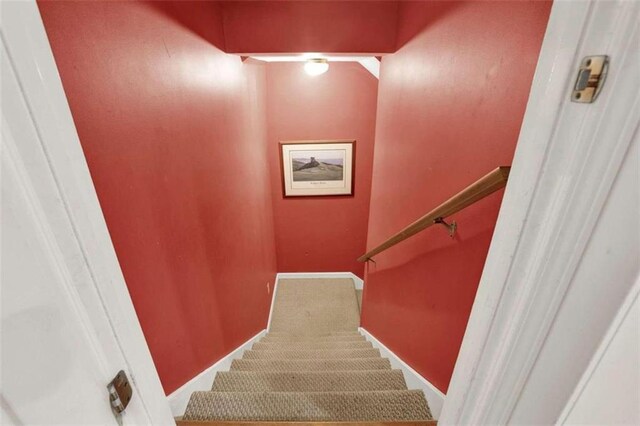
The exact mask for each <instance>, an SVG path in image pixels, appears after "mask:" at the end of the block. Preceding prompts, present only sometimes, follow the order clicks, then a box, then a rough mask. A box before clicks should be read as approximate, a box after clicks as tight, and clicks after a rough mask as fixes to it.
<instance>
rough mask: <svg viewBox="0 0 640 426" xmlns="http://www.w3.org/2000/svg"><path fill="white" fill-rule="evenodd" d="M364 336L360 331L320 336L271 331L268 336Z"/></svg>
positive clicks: (329, 333)
mask: <svg viewBox="0 0 640 426" xmlns="http://www.w3.org/2000/svg"><path fill="white" fill-rule="evenodd" d="M356 335H357V336H362V334H360V332H359V331H358V330H347V331H329V332H325V333H318V334H310V333H301V332H290V331H269V332H268V333H267V336H315V337H326V336H356Z"/></svg>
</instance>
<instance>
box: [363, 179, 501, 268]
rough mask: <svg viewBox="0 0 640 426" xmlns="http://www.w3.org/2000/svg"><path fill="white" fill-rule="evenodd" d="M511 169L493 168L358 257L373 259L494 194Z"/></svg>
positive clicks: (364, 259)
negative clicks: (438, 220)
mask: <svg viewBox="0 0 640 426" xmlns="http://www.w3.org/2000/svg"><path fill="white" fill-rule="evenodd" d="M510 170H511V167H506V166H503V167H498V168H497V169H495V170H493V171H492V172H491V173H489V174H487V175H486V176H484V177H482V178H480V179H479V180H477V181H476V182H474V183H472V184H471V185H469V186H468V187H466V188H465V189H463V190H462V191H461V192H459V193H458V194H456V195H454V196H453V197H451V198H449V199H448V200H447V201H445V202H444V203H442V204H440V205H439V206H438V207H436V208H435V209H433V210H431V211H430V212H429V213H427V214H426V215H424V216H422V217H421V218H420V219H418V220H416V221H415V222H413V223H412V224H411V225H409V226H407V227H406V228H404V229H403V230H402V231H400V232H398V233H397V234H395V235H393V236H392V237H390V238H389V239H387V240H386V241H385V242H383V243H382V244H380V245H379V246H377V247H376V248H374V249H372V250H370V251H368V252H367V253H365V254H363V255H362V256H360V257H359V258H358V262H365V261H367V260H369V259H371V258H372V257H373V256H375V255H376V254H378V253H381V252H383V251H385V250H386V249H388V248H389V247H393V246H395V245H396V244H398V243H399V242H401V241H404V240H406V239H407V238H409V237H411V236H413V235H415V234H417V233H418V232H420V231H422V230H423V229H426V228H428V227H430V226H431V225H433V224H434V223H436V220H437V219H444V218H446V217H447V216H451V215H452V214H454V213H456V212H459V211H460V210H462V209H464V208H465V207H467V206H469V205H471V204H473V203H475V202H476V201H478V200H481V199H483V198H484V197H486V196H487V195H490V194H493V193H494V192H496V191H497V190H499V189H500V188H504V186H505V185H506V184H507V180H508V179H509V171H510Z"/></svg>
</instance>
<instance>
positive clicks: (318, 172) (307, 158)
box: [280, 139, 356, 197]
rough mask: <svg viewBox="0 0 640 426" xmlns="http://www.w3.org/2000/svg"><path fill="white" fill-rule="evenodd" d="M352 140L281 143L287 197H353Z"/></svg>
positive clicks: (353, 162)
mask: <svg viewBox="0 0 640 426" xmlns="http://www.w3.org/2000/svg"><path fill="white" fill-rule="evenodd" d="M355 146H356V141H355V140H353V139H339V140H306V141H282V142H280V171H281V175H282V193H283V196H284V197H318V196H336V195H337V196H352V195H353V184H354V178H353V177H354V170H355Z"/></svg>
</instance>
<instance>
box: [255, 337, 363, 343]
mask: <svg viewBox="0 0 640 426" xmlns="http://www.w3.org/2000/svg"><path fill="white" fill-rule="evenodd" d="M366 341H367V339H365V338H364V336H327V337H315V338H314V337H290V336H274V337H269V336H265V337H263V338H262V339H260V342H274V343H279V342H293V343H310V342H366Z"/></svg>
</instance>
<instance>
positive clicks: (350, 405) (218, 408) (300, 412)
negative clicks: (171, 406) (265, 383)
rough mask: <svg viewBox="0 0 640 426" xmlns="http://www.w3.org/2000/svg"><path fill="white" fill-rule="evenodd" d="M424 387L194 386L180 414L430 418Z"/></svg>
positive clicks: (214, 417)
mask: <svg viewBox="0 0 640 426" xmlns="http://www.w3.org/2000/svg"><path fill="white" fill-rule="evenodd" d="M431 419H432V416H431V412H430V410H429V406H428V404H427V402H426V399H425V397H424V394H423V393H422V391H415V390H411V391H372V392H307V393H301V392H269V393H267V392H211V391H209V392H194V393H193V394H192V395H191V399H190V400H189V404H188V406H187V410H186V412H185V414H184V418H183V420H196V421H197V420H224V421H272V422H273V421H281V422H286V421H301V422H304V421H307V422H308V421H331V422H341V421H343V422H347V421H350V422H357V421H376V422H385V421H386V422H390V421H422V420H431Z"/></svg>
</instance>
